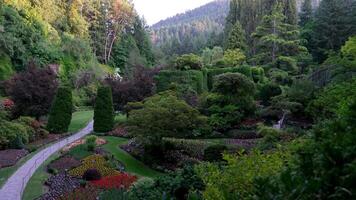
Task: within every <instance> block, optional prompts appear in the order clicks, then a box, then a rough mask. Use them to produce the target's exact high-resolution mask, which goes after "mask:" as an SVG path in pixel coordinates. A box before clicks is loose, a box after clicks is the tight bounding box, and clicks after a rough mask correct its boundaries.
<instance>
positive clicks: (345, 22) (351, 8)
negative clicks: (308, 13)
mask: <svg viewBox="0 0 356 200" xmlns="http://www.w3.org/2000/svg"><path fill="white" fill-rule="evenodd" d="M355 20H356V1H354V0H323V1H322V2H321V3H320V6H319V8H318V10H317V11H316V16H315V24H314V27H313V33H312V41H311V42H312V44H311V45H310V46H311V47H312V48H311V52H312V54H313V56H314V59H315V60H316V61H318V62H323V61H324V60H325V59H326V58H327V56H328V53H329V52H330V51H338V50H340V47H341V46H342V45H343V44H344V43H345V41H346V40H347V39H348V38H349V37H350V36H352V35H355V34H356V23H355Z"/></svg>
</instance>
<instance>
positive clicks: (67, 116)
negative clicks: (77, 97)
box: [47, 87, 73, 133]
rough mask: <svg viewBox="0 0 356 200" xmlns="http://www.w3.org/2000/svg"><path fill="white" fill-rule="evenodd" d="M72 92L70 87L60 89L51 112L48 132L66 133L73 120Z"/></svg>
mask: <svg viewBox="0 0 356 200" xmlns="http://www.w3.org/2000/svg"><path fill="white" fill-rule="evenodd" d="M72 109H73V102H72V91H71V90H70V88H68V87H60V88H58V91H57V95H56V98H55V99H54V102H53V105H52V108H51V111H50V113H49V118H48V124H47V130H48V131H50V132H52V133H65V132H67V131H68V127H69V124H70V122H71V120H72Z"/></svg>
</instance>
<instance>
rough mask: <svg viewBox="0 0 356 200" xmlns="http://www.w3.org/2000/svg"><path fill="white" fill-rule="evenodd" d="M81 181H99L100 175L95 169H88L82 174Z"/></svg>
mask: <svg viewBox="0 0 356 200" xmlns="http://www.w3.org/2000/svg"><path fill="white" fill-rule="evenodd" d="M83 179H84V180H86V181H96V180H100V179H101V174H100V172H99V171H98V170H97V169H88V170H86V171H85V172H84V174H83Z"/></svg>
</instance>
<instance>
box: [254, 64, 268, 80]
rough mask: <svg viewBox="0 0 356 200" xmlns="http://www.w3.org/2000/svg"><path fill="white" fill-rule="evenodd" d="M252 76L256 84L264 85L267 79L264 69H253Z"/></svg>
mask: <svg viewBox="0 0 356 200" xmlns="http://www.w3.org/2000/svg"><path fill="white" fill-rule="evenodd" d="M251 74H252V79H253V81H254V82H255V83H263V82H264V81H265V79H266V76H265V70H264V69H263V68H262V67H251Z"/></svg>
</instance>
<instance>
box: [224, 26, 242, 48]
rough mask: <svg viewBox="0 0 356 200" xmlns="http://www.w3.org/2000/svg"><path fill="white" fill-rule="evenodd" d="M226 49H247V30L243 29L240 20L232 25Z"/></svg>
mask: <svg viewBox="0 0 356 200" xmlns="http://www.w3.org/2000/svg"><path fill="white" fill-rule="evenodd" d="M226 49H241V50H243V51H245V50H246V39H245V31H244V30H243V29H242V27H241V24H240V23H239V22H236V24H235V25H234V26H233V27H232V30H231V32H230V34H229V37H228V39H227V43H226Z"/></svg>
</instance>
